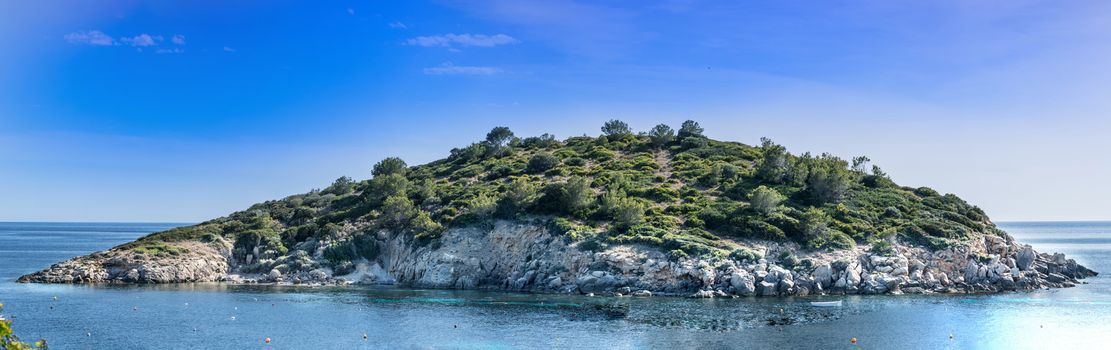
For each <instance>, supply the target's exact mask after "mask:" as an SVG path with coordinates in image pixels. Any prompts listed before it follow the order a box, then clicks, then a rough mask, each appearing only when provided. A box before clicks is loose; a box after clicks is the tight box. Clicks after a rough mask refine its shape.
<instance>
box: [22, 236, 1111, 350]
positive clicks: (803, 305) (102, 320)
mask: <svg viewBox="0 0 1111 350" xmlns="http://www.w3.org/2000/svg"><path fill="white" fill-rule="evenodd" d="M173 226H176V225H174V224H103V223H95V224H92V223H0V303H4V304H6V308H5V311H4V313H5V314H6V316H7V317H9V318H13V319H14V320H15V325H14V326H15V329H16V331H17V333H18V334H20V335H21V336H22V337H23V338H24V340H34V339H38V338H45V339H48V340H49V341H50V344H51V347H52V348H55V349H132V348H159V349H173V348H180V349H186V348H234V349H242V348H274V349H304V348H327V349H363V348H367V349H370V348H392V349H396V348H401V349H405V348H449V349H530V348H567V349H572V348H607V349H625V348H791V349H808V348H823V349H825V348H871V349H895V348H898V349H906V348H925V349H947V348H951V349H978V348H1004V347H1005V348H1030V349H1033V348H1041V349H1045V348H1064V347H1069V346H1073V347H1079V348H1105V346H1106V343H1107V342H1108V341H1111V282H1109V280H1108V279H1107V278H1106V277H1104V276H1100V277H1096V278H1092V279H1089V280H1087V282H1089V284H1086V285H1081V286H1079V287H1077V288H1069V289H1057V290H1045V291H1036V292H1021V293H1005V294H998V295H973V296H936V295H934V296H848V297H815V298H739V299H712V300H704V299H684V298H658V297H657V298H601V297H596V298H587V297H582V296H560V295H529V294H516V293H501V292H483V291H444V290H409V289H396V288H384V287H382V288H371V287H318V288H308V287H267V286H227V285H221V284H189V285H174V286H71V285H37V284H18V283H14V280H15V279H16V278H17V277H18V276H20V275H22V274H25V273H30V272H33V271H36V270H39V269H42V268H45V267H47V266H49V265H50V264H52V263H54V262H57V261H59V260H63V259H66V258H69V257H72V256H76V255H82V254H87V253H89V252H93V251H97V250H103V249H106V248H109V247H111V246H114V245H116V244H120V243H124V242H127V241H130V240H132V239H134V238H136V237H139V236H142V235H144V234H146V233H149V232H153V231H159V230H163V229H167V228H169V227H173ZM1000 226H1002V227H1003V228H1004V229H1006V230H1007V231H1008V232H1010V233H1012V234H1013V235H1014V236H1016V237H1017V238H1018V239H1019V240H1020V241H1022V242H1026V243H1030V244H1033V245H1034V247H1035V248H1036V249H1038V250H1039V251H1048V252H1052V251H1060V252H1064V253H1066V254H1068V255H1069V256H1070V257H1072V258H1075V259H1077V261H1079V262H1080V263H1082V264H1084V265H1086V266H1088V267H1090V268H1092V269H1094V270H1096V271H1100V272H1111V222H1054V223H1002V224H1000ZM54 297H57V300H55V299H54ZM838 299H841V300H844V301H845V302H844V307H841V308H828V309H826V308H813V307H810V306H809V304H808V302H809V301H814V300H838ZM612 302H617V303H625V304H628V305H629V316H628V317H627V318H625V319H620V320H613V319H609V318H607V317H606V316H605V314H604V313H602V312H599V311H596V310H595V309H594V308H593V307H592V306H593V305H594V304H596V303H612ZM769 318H775V319H780V318H789V319H792V320H795V321H796V323H795V324H791V325H786V326H768V325H767V321H768V319H769ZM364 334H365V335H366V336H367V338H366V339H365V340H364V339H363V335H364ZM950 335H952V338H950ZM853 337H855V338H857V339H858V343H857V344H851V343H850V342H849V339H850V338H853ZM265 338H270V339H271V343H270V344H265V343H264V342H263V339H265Z"/></svg>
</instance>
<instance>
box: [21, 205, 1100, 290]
mask: <svg viewBox="0 0 1111 350" xmlns="http://www.w3.org/2000/svg"><path fill="white" fill-rule="evenodd" d="M377 238H378V243H377V244H378V246H379V254H378V256H377V258H375V259H374V260H372V261H366V260H364V261H361V262H359V263H358V264H356V266H355V268H354V271H353V272H351V273H347V274H345V275H342V276H336V275H334V274H333V270H332V269H331V268H329V267H327V266H324V265H325V264H322V263H320V262H321V261H323V260H322V257H321V256H320V250H318V251H317V252H316V253H315V254H314V255H312V256H309V255H307V254H306V253H304V252H301V253H297V254H296V255H297V256H296V257H294V256H293V255H294V254H292V253H291V255H290V256H287V257H283V258H280V259H278V260H279V261H282V262H286V263H282V264H280V265H278V266H276V267H274V268H273V269H270V270H268V271H265V272H254V273H245V272H243V271H240V270H241V269H242V268H244V266H239V265H235V264H234V263H229V262H231V261H235V259H231V258H230V253H229V248H228V247H226V246H224V245H222V244H219V243H210V244H201V243H196V242H181V243H175V244H176V246H177V247H179V248H182V249H184V250H186V251H187V253H185V254H179V255H176V256H158V255H150V254H139V253H135V252H133V251H130V250H124V249H114V250H110V251H107V252H102V253H96V254H92V255H89V256H85V257H79V258H75V259H72V260H69V261H66V262H63V263H60V264H57V265H54V266H52V267H50V268H49V269H46V270H44V271H41V272H38V273H35V274H32V275H28V276H24V277H21V278H20V282H42V283H94V282H121V283H173V282H198V281H228V282H243V283H251V282H280V283H361V284H399V285H404V286H412V287H421V288H451V289H496V290H507V291H525V292H538V293H582V294H594V295H629V294H635V295H640V296H648V295H683V296H695V297H721V296H732V295H735V296H781V295H808V294H885V293H891V294H899V293H982V292H997V291H1005V290H1030V289H1038V288H1053V287H1071V286H1074V285H1076V284H1077V283H1080V282H1079V280H1080V279H1083V278H1086V277H1090V276H1095V275H1096V273H1095V272H1093V271H1091V270H1089V269H1087V268H1085V267H1083V266H1080V265H1078V264H1077V263H1076V261H1074V260H1072V259H1068V258H1066V257H1065V256H1064V255H1063V254H1046V253H1038V252H1035V251H1034V250H1033V248H1032V247H1030V246H1028V245H1019V244H1017V243H1015V242H1014V241H1013V239H1011V238H1010V237H1009V236H983V237H982V239H977V240H975V241H971V242H966V243H965V244H961V245H956V246H953V247H950V248H948V249H944V250H938V251H930V250H927V249H924V248H920V247H914V246H907V245H899V244H896V245H895V253H894V254H891V255H890V256H880V255H875V254H872V253H869V252H868V251H867V250H866V247H858V248H856V249H855V250H850V251H838V252H804V251H800V250H799V249H798V247H797V246H793V245H791V244H781V243H774V242H760V241H756V242H741V244H744V245H746V246H748V247H749V248H750V249H751V250H753V251H758V252H762V253H763V254H764V257H765V258H762V259H758V260H757V261H733V260H730V259H716V260H702V259H680V260H678V261H675V260H669V259H668V256H667V255H666V254H664V253H663V252H661V251H659V250H656V249H652V248H648V247H641V246H630V245H625V246H617V247H613V248H610V249H608V250H606V251H602V252H590V251H586V250H582V249H579V247H577V246H576V244H575V243H572V242H569V241H568V240H567V239H565V237H562V236H555V235H552V234H551V233H550V232H549V231H548V230H547V229H546V228H545V227H544V226H541V225H535V224H529V223H519V222H507V221H501V222H498V223H496V225H494V227H493V228H492V229H480V228H457V229H451V230H448V231H446V232H444V234H443V236H442V237H441V238H440V240H439V241H438V242H436V243H434V244H425V245H422V244H418V243H416V242H413V241H411V239H410V238H409V237H408V236H405V235H393V234H391V233H389V232H384V231H383V232H379V234H378V235H377ZM782 252H790V254H794V255H797V256H798V257H799V258H800V259H801V261H802V263H798V264H796V265H795V266H785V265H784V263H782V262H779V261H775V259H774V258H772V257H775V256H779V253H782ZM295 260H296V261H297V263H295V264H294V263H291V262H292V261H295ZM291 266H297V267H298V268H293V267H291Z"/></svg>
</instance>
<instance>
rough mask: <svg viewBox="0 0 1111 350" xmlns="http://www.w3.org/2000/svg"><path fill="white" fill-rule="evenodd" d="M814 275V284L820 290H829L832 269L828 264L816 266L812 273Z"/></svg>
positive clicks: (831, 283) (831, 282)
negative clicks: (819, 287)
mask: <svg viewBox="0 0 1111 350" xmlns="http://www.w3.org/2000/svg"><path fill="white" fill-rule="evenodd" d="M812 275H814V282H815V283H817V284H818V285H819V286H822V288H829V287H830V286H831V285H833V267H831V266H830V265H829V264H825V265H822V266H818V268H816V269H814V272H813V273H812Z"/></svg>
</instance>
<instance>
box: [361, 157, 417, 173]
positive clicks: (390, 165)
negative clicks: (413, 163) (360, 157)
mask: <svg viewBox="0 0 1111 350" xmlns="http://www.w3.org/2000/svg"><path fill="white" fill-rule="evenodd" d="M408 168H409V165H407V164H405V161H404V160H401V158H398V157H389V158H386V159H383V160H381V161H379V162H378V164H374V170H371V171H370V174H371V175H374V176H375V177H378V176H381V175H390V174H401V175H404V174H405V171H406V170H408Z"/></svg>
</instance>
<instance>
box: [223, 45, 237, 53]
mask: <svg viewBox="0 0 1111 350" xmlns="http://www.w3.org/2000/svg"><path fill="white" fill-rule="evenodd" d="M224 52H235V49H233V48H230V47H227V46H224Z"/></svg>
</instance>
